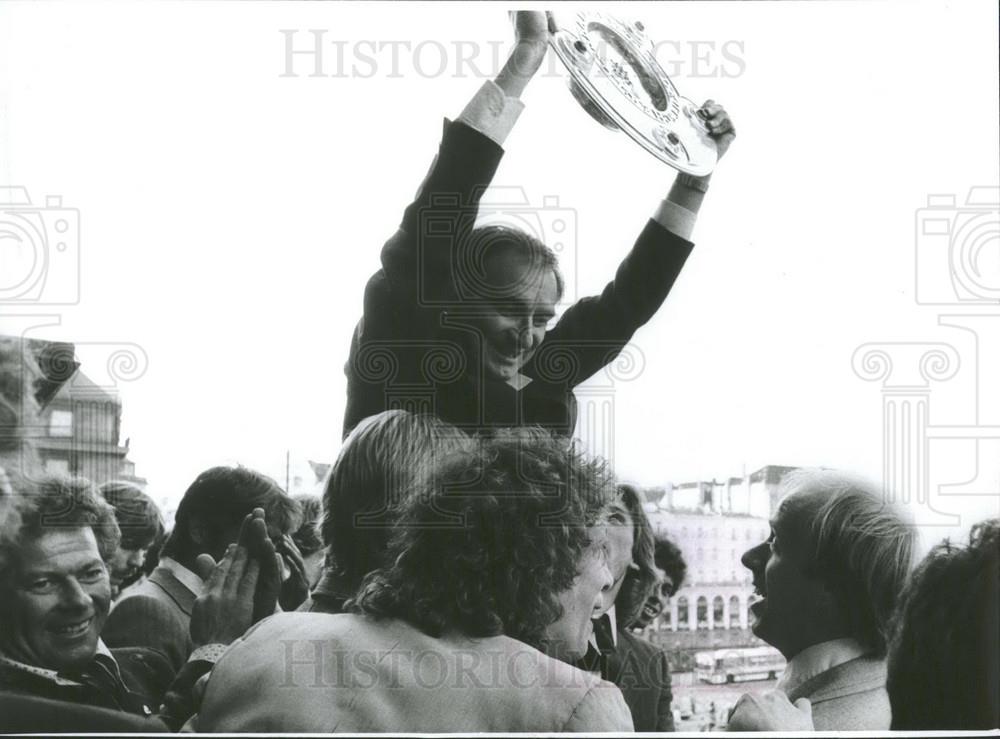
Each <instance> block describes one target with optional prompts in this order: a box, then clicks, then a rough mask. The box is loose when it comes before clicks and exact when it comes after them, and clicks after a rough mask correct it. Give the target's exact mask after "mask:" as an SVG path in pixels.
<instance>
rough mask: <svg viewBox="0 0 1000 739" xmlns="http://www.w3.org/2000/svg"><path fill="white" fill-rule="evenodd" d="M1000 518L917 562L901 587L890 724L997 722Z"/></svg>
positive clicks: (974, 725) (929, 726)
mask: <svg viewBox="0 0 1000 739" xmlns="http://www.w3.org/2000/svg"><path fill="white" fill-rule="evenodd" d="M998 621H1000V520H998V519H993V520H990V521H985V522H983V523H980V524H978V525H977V526H974V527H973V529H972V533H971V536H970V537H969V545H968V546H955V545H953V544H951V542H949V541H945V542H943V543H942V544H939V545H938V546H936V547H935V548H934V549H933V550H931V552H930V554H928V555H927V558H926V559H925V560H924V561H923V562H921V563H920V565H919V566H918V567H917V569H916V571H914V573H913V577H912V579H911V581H910V584H909V585H908V586H907V589H906V592H905V593H904V595H903V597H902V599H901V603H900V607H899V613H898V615H897V616H896V619H895V629H894V634H893V638H892V642H891V646H890V649H889V679H888V682H887V685H886V688H887V689H888V691H889V701H890V703H891V704H892V728H893V729H894V730H901V731H921V730H922V731H928V730H933V729H952V730H965V731H969V730H973V731H976V730H978V731H982V730H984V729H996V728H997V727H998V726H1000V661H998V658H997V655H998V654H1000V644H998V627H997V624H998Z"/></svg>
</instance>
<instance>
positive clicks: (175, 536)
mask: <svg viewBox="0 0 1000 739" xmlns="http://www.w3.org/2000/svg"><path fill="white" fill-rule="evenodd" d="M254 508H263V509H264V520H265V521H267V525H268V526H269V527H271V526H273V527H275V528H276V529H277V530H279V531H282V532H285V533H289V532H292V531H295V529H297V528H298V527H299V523H300V521H301V515H302V514H301V511H300V510H299V504H298V503H296V502H295V501H294V500H292V499H291V498H290V497H289V496H288V495H287V494H286V493H285V491H284V490H282V489H281V487H280V486H279V485H278V483H277V482H276V481H275V480H273V479H271V478H270V477H268V476H267V475H264V474H262V473H260V472H257V471H255V470H252V469H249V468H248V467H243V466H242V465H240V466H237V467H225V466H219V467H212V468H210V469H207V470H205V471H204V472H202V473H201V474H200V475H198V477H197V478H195V480H194V482H192V483H191V485H190V486H189V487H188V489H187V490H186V491H185V493H184V497H183V498H181V502H180V505H178V506H177V513H176V514H175V516H174V528H173V531H172V532H171V533H170V536H169V537H168V538H167V541H166V543H165V544H164V545H163V550H162V552H161V555H160V556H163V557H171V558H173V559H178V558H190V557H193V556H195V555H197V554H201V552H202V551H203V550H202V548H201V547H199V546H198V545H197V544H195V542H194V540H193V539H192V537H191V530H190V529H191V523H192V521H194V520H196V519H197V520H199V521H201V522H202V523H204V524H206V525H207V526H208V528H209V530H210V531H211V532H213V533H214V534H217V533H218V532H220V531H221V530H222V529H224V528H226V527H229V526H232V525H234V524H238V523H239V522H240V521H242V519H243V517H244V516H246V515H247V514H248V513H250V512H252V511H253V509H254Z"/></svg>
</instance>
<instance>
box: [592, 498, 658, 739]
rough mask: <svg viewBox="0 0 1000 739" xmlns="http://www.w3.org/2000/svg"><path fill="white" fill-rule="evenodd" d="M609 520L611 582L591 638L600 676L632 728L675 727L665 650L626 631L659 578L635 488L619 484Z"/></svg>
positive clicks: (651, 544) (638, 729)
mask: <svg viewBox="0 0 1000 739" xmlns="http://www.w3.org/2000/svg"><path fill="white" fill-rule="evenodd" d="M607 523H608V527H607V539H608V567H609V568H610V570H611V576H612V577H613V578H614V581H613V583H612V584H611V586H610V587H609V588H608V589H607V590H606V591H605V593H604V602H605V610H604V613H603V615H602V616H601V617H600V618H599V619H596V620H595V622H594V640H595V641H596V646H597V647H598V650H599V651H600V652H602V653H603V659H602V660H601V661H600V662H599V664H600V667H601V674H602V677H604V679H605V680H608V681H610V682H612V683H614V684H615V685H617V686H618V687H619V689H621V691H622V695H624V696H625V702H626V703H627V704H628V707H629V710H630V711H631V712H632V721H633V723H634V725H635V730H636V731H673V730H674V717H673V713H672V711H671V710H670V704H671V700H672V695H671V690H670V663H669V661H668V660H667V653H666V652H665V651H664V650H662V649H660V648H659V647H657V646H655V645H653V644H650V643H649V642H648V641H646V640H644V639H642V638H641V637H639V636H636V635H635V634H632V633H631V632H630V631H629V627H631V626H632V625H634V624H635V621H636V619H637V618H638V617H639V615H640V613H641V612H642V610H643V606H644V605H645V603H646V601H647V598H649V596H650V593H652V592H654V591H655V590H656V589H657V586H658V584H659V582H660V579H661V578H662V573H661V572H660V571H659V569H658V568H657V567H656V564H655V561H654V544H653V542H654V539H653V531H652V529H651V528H650V525H649V520H648V519H647V518H646V514H645V513H644V512H643V510H642V498H641V494H640V493H639V491H638V490H636V488H634V487H633V486H631V485H619V487H618V496H617V499H616V500H615V501H614V503H613V504H612V506H611V510H610V513H609V515H608V519H607ZM583 666H584V667H587V666H588V665H583Z"/></svg>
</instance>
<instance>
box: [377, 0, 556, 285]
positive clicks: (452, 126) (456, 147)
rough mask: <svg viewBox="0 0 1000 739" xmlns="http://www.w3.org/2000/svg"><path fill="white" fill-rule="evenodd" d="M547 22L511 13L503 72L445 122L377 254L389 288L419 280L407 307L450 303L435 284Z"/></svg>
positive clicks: (512, 117) (540, 54)
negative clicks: (426, 167)
mask: <svg viewBox="0 0 1000 739" xmlns="http://www.w3.org/2000/svg"><path fill="white" fill-rule="evenodd" d="M548 23H549V21H548V19H547V17H546V14H545V13H539V12H524V11H522V12H518V13H515V14H514V45H513V47H512V49H511V52H510V55H509V56H508V58H507V61H506V63H505V64H504V67H503V69H501V70H500V73H499V74H498V75H497V77H496V79H495V80H493V81H488V82H485V83H484V84H483V86H482V87H481V88H480V89H479V91H478V92H477V93H476V94H475V95H474V96H473V98H472V99H471V100H470V101H469V103H468V104H467V105H466V106H465V108H464V109H463V111H462V113H461V114H460V115H459V117H458V119H457V120H456V121H455V122H454V123H452V122H448V121H446V122H445V126H444V135H443V137H442V141H441V146H440V149H439V151H438V154H437V156H436V157H435V159H434V162H433V163H432V164H431V168H430V171H429V172H428V174H427V176H426V178H425V179H424V181H423V183H422V184H421V185H420V188H419V190H418V192H417V195H416V197H415V198H414V200H413V202H412V203H411V204H410V205H409V206H408V207H407V208H406V210H405V212H404V214H403V220H402V223H401V224H400V228H399V230H398V231H397V232H396V234H395V235H394V236H393V237H392V238H391V239H390V240H389V241H388V242H387V243H386V245H385V247H384V248H383V250H382V266H383V269H384V271H385V274H386V276H387V277H388V278H389V280H390V281H391V283H392V286H393V288H394V289H397V290H399V289H402V290H407V289H408V288H412V287H413V286H414V285H413V284H412V283H413V280H414V279H415V278H417V277H418V276H423V278H425V281H424V282H421V283H418V287H420V288H422V289H423V291H424V292H423V293H422V294H420V295H418V296H412V295H406V298H407V302H409V298H413V297H421V298H429V299H430V300H431V301H432V302H434V301H442V302H448V301H450V300H451V299H453V297H454V295H453V291H452V290H451V289H450V288H452V287H453V286H452V285H451V284H450V281H447V283H446V284H438V283H437V281H436V279H434V278H437V277H439V276H441V275H445V274H450V271H451V270H450V266H451V263H452V260H453V258H454V257H455V251H456V249H459V248H460V247H461V245H462V244H463V243H464V239H465V237H466V236H467V234H468V233H469V231H471V230H472V227H473V225H474V223H475V219H476V214H477V211H478V206H479V201H480V198H481V197H482V194H483V192H484V191H485V190H486V188H487V187H488V186H489V184H490V182H491V181H492V180H493V176H494V174H495V173H496V169H497V167H498V166H499V164H500V159H501V157H502V156H503V148H502V146H503V143H504V141H505V140H506V138H507V136H508V134H509V133H510V131H511V130H512V129H513V127H514V124H515V123H516V122H517V119H518V117H519V116H520V114H521V111H522V110H523V109H524V105H523V103H522V102H521V100H520V96H521V94H522V93H523V92H524V89H525V87H526V86H527V85H528V83H529V82H530V81H531V78H532V77H533V76H534V75H535V73H536V72H537V71H538V69H539V68H540V67H541V64H542V61H543V59H544V58H545V51H546V48H547V42H548ZM426 278H432V280H433V281H432V283H431V284H428V283H427V282H426ZM428 291H429V293H428Z"/></svg>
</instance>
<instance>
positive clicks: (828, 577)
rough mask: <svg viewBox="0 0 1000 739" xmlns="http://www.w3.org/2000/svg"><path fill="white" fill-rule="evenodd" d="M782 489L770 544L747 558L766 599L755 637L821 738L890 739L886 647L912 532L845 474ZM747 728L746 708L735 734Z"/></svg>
mask: <svg viewBox="0 0 1000 739" xmlns="http://www.w3.org/2000/svg"><path fill="white" fill-rule="evenodd" d="M783 487H784V493H785V496H784V498H783V500H782V502H781V504H780V506H779V508H778V512H777V514H776V516H775V517H774V519H773V521H772V522H771V536H770V538H769V539H768V540H767V541H765V542H763V543H761V544H759V545H757V546H755V547H754V548H752V549H750V550H749V551H747V552H746V553H745V554H744V555H743V564H744V565H746V567H748V568H749V569H750V570H751V571H752V572H753V582H754V587H755V589H756V592H757V594H758V596H759V598H758V599H757V600H756V602H754V603H753V605H751V606H750V612H751V614H752V616H753V618H754V624H753V632H754V634H756V635H757V636H759V637H760V638H761V639H763V640H764V641H766V642H768V643H769V644H771V645H773V646H775V647H777V649H778V650H779V651H781V653H782V654H783V655H784V656H785V658H786V659H787V660H788V667H787V668H786V670H785V673H784V675H782V677H781V680H780V681H779V682H778V686H777V687H778V689H779V690H780V691H782V692H784V693H785V694H786V695H787V697H788V699H789V701H791V702H795V701H797V700H798V699H801V698H805V699H808V700H809V702H811V704H812V717H813V722H814V724H815V727H816V729H818V730H820V731H831V730H842V731H852V730H862V731H863V730H888V729H889V725H890V721H891V713H890V708H889V696H888V693H887V692H886V687H885V686H886V662H885V655H886V639H887V634H888V631H889V619H890V618H891V616H892V614H893V611H894V608H895V606H896V604H897V601H898V600H899V597H900V594H901V593H902V592H903V588H904V586H905V584H906V579H907V576H908V574H909V572H910V570H911V568H912V562H913V547H914V541H915V534H914V530H913V527H912V525H910V524H909V523H908V522H906V521H905V520H904V519H903V518H902V517H901V514H900V512H899V511H897V510H896V509H895V508H894V507H893V506H891V505H889V504H888V503H887V502H886V501H885V500H884V498H883V496H882V495H881V494H880V492H879V491H878V490H877V489H876V488H873V487H871V486H870V485H868V484H867V483H865V482H864V481H861V480H856V479H854V478H851V477H849V476H847V475H844V474H842V473H839V472H834V471H829V470H802V471H799V472H795V473H793V474H792V475H790V476H789V477H788V478H786V479H785V481H784V482H783ZM747 705H748V706H749V705H750V702H749V701H748V702H747ZM741 721H742V720H741V717H740V705H737V708H736V710H735V711H734V713H733V716H732V718H731V720H730V727H731V728H734V727H735V728H738V727H740V726H741Z"/></svg>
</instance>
